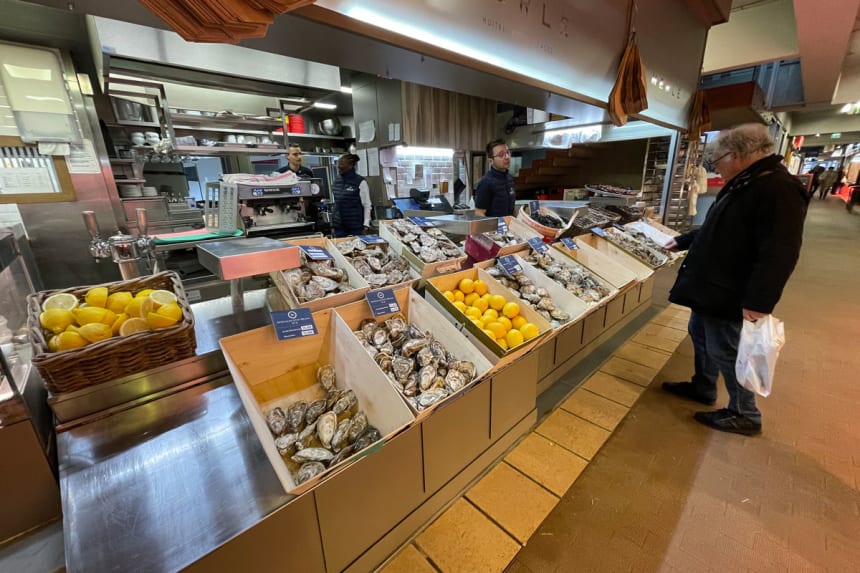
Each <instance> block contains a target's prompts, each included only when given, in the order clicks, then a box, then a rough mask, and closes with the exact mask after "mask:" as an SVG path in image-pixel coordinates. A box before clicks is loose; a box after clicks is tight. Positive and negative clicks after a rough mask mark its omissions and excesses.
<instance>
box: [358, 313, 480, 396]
mask: <svg viewBox="0 0 860 573" xmlns="http://www.w3.org/2000/svg"><path fill="white" fill-rule="evenodd" d="M355 336H356V337H358V340H359V341H360V342H361V344H362V345H363V346H364V348H365V349H366V350H367V352H368V353H369V354H370V355H371V356H373V359H374V361H376V363H377V364H378V365H379V367H380V368H381V369H382V371H383V372H385V374H386V375H387V376H388V377H389V378H391V379H392V380H394V381H395V382H396V384H395V385H394V386H395V387H396V388H397V389H398V390H400V393H401V394H403V396H405V397H406V399H407V400H408V401H409V403H410V404H412V406H413V407H414V408H415V409H416V410H417V411H419V412H420V411H421V410H424V409H425V408H429V407H430V406H432V405H433V404H436V403H437V402H439V401H441V400H444V399H445V398H447V397H448V396H449V395H450V394H453V393H455V392H458V391H459V390H462V389H463V388H464V387H466V386H467V385H468V384H469V383H470V382H471V381H472V380H474V379H475V365H474V364H473V363H472V362H469V361H468V360H457V359H456V358H455V357H454V356H452V355H451V353H450V352H448V349H447V348H445V346H444V345H443V344H442V343H441V342H439V341H438V340H436V339H435V338H433V336H432V335H430V334H429V333H425V332H423V331H422V330H421V329H420V328H418V327H417V326H415V325H414V324H410V323H408V322H407V321H406V318H405V317H404V316H403V315H401V314H397V315H394V316H392V317H391V318H389V319H387V320H384V321H383V320H380V321H377V320H374V319H372V318H368V319H365V320H363V321H362V322H361V324H360V325H359V328H358V330H356V331H355Z"/></svg>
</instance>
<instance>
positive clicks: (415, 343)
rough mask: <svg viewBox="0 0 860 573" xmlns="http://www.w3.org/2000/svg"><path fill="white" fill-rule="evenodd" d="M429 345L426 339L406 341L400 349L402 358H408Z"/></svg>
mask: <svg viewBox="0 0 860 573" xmlns="http://www.w3.org/2000/svg"><path fill="white" fill-rule="evenodd" d="M429 343H430V341H429V340H427V339H426V338H423V337H422V338H412V339H411V340H407V341H406V342H404V343H403V346H402V347H401V352H403V356H405V357H407V358H409V357H411V356H413V355H414V354H415V353H417V352H418V351H419V350H421V349H422V348H424V347H425V346H427V345H428V344H429Z"/></svg>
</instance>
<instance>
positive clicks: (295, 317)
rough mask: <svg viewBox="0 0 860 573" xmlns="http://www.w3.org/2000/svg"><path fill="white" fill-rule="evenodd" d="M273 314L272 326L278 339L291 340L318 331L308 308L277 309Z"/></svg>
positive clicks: (311, 334)
mask: <svg viewBox="0 0 860 573" xmlns="http://www.w3.org/2000/svg"><path fill="white" fill-rule="evenodd" d="M271 314H272V326H274V327H275V334H277V335H278V340H289V339H290V338H299V337H302V336H313V335H315V334H317V333H318V331H317V325H316V324H314V317H313V316H311V311H310V309H308V308H296V309H293V310H276V311H274V312H272V313H271Z"/></svg>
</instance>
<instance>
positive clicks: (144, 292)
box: [134, 288, 152, 298]
mask: <svg viewBox="0 0 860 573" xmlns="http://www.w3.org/2000/svg"><path fill="white" fill-rule="evenodd" d="M151 292H152V289H151V288H145V289H143V290H142V291H138V292H136V293H135V295H134V298H144V297H147V296H149V293H151Z"/></svg>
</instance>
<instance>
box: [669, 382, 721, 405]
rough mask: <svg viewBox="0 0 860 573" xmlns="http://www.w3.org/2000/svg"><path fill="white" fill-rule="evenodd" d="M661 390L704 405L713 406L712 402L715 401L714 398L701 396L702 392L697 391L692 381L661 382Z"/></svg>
mask: <svg viewBox="0 0 860 573" xmlns="http://www.w3.org/2000/svg"><path fill="white" fill-rule="evenodd" d="M663 390H665V391H666V392H668V393H670V394H674V395H675V396H680V397H681V398H686V399H687V400H692V401H693V402H698V403H699V404H704V405H705V406H713V405H714V402H716V399H714V398H708V397H707V396H702V394H700V393H699V392H697V391H696V387H695V386H693V383H692V382H663Z"/></svg>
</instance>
